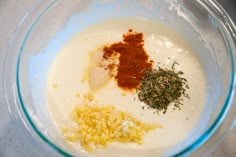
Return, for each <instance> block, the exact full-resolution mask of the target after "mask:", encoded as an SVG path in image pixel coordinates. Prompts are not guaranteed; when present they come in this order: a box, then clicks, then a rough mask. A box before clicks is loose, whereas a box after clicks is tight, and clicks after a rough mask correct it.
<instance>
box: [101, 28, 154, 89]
mask: <svg viewBox="0 0 236 157" xmlns="http://www.w3.org/2000/svg"><path fill="white" fill-rule="evenodd" d="M143 42H144V41H143V34H142V33H136V32H133V31H132V29H129V31H128V33H126V34H124V35H123V41H122V42H118V43H114V44H112V45H110V46H105V47H104V48H103V51H104V54H103V59H106V60H107V59H109V57H111V56H113V55H117V54H119V64H118V65H117V73H116V75H115V79H116V81H117V85H118V86H119V87H121V88H122V89H125V90H133V89H136V88H137V87H138V86H139V85H140V80H141V78H142V76H143V75H144V73H145V71H146V70H149V69H152V62H153V61H151V60H149V56H148V55H147V53H146V52H145V50H144V48H143Z"/></svg>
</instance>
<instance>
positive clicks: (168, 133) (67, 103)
mask: <svg viewBox="0 0 236 157" xmlns="http://www.w3.org/2000/svg"><path fill="white" fill-rule="evenodd" d="M129 28H132V29H133V30H134V31H136V32H142V33H143V34H144V48H145V50H146V52H148V54H149V56H150V57H151V59H152V60H154V64H155V65H159V66H162V67H167V68H171V66H172V64H173V61H177V62H178V63H179V65H176V66H175V68H176V69H177V70H181V71H183V72H184V75H183V77H185V78H186V79H187V80H188V84H189V87H190V89H189V90H188V91H187V93H188V94H189V96H190V97H191V99H185V100H184V105H183V106H182V107H181V108H182V109H181V110H180V111H179V110H175V111H174V110H173V107H171V106H170V107H169V109H168V111H167V113H166V114H162V113H160V114H153V112H154V111H155V110H152V109H147V107H145V109H144V110H143V109H142V106H143V105H144V106H145V104H143V103H141V102H140V101H139V100H138V98H137V95H136V94H135V93H134V94H127V95H126V96H124V95H123V93H124V91H122V90H121V89H119V88H117V86H116V83H115V81H114V80H112V81H109V82H108V83H107V85H106V86H104V87H102V88H101V89H100V90H99V91H97V92H96V93H94V95H95V98H96V99H97V100H99V103H100V104H104V105H115V106H116V108H117V109H118V110H121V111H126V112H129V113H131V114H132V115H133V116H135V117H136V118H137V119H141V120H142V121H143V122H148V123H156V124H162V125H163V127H164V128H163V129H156V130H153V131H151V132H149V133H147V134H146V135H145V136H144V142H143V144H142V145H137V144H121V143H112V144H110V145H109V146H108V147H107V148H106V149H96V150H95V151H94V152H92V153H87V152H84V151H83V150H82V149H81V148H80V147H79V146H78V145H76V144H75V145H74V147H77V148H78V151H79V152H81V153H82V154H83V155H84V156H99V157H100V156H101V157H106V156H108V157H113V156H114V157H115V156H121V155H122V156H123V157H126V156H127V157H128V156H140V157H141V156H142V157H143V156H146V157H149V156H150V157H154V156H157V153H158V154H161V153H163V152H165V151H166V150H168V149H169V148H171V147H173V146H174V145H175V144H177V143H179V142H181V141H182V140H183V139H184V138H185V137H186V136H187V135H188V134H189V133H190V132H191V130H192V129H193V128H194V126H195V125H196V123H197V122H198V120H199V117H200V115H201V112H202V109H203V105H204V101H205V94H206V93H205V92H206V90H205V88H206V80H205V76H204V73H203V70H202V67H201V65H200V64H199V62H198V60H197V58H196V57H195V56H194V52H193V51H194V50H193V49H192V48H191V46H190V45H188V43H187V42H186V41H185V40H183V39H182V38H181V37H180V36H179V35H178V34H176V33H175V32H173V31H171V30H169V29H167V28H165V27H164V26H162V25H160V24H156V23H154V22H151V21H148V20H142V19H119V20H113V21H107V22H104V23H101V24H97V25H95V26H92V27H90V28H88V29H86V30H84V31H83V32H81V33H79V34H78V35H76V36H75V37H74V38H73V39H71V40H70V41H69V42H68V43H67V44H65V45H64V47H63V48H62V49H61V50H60V52H58V55H57V56H56V58H55V60H54V62H53V63H52V65H51V68H50V71H49V73H48V81H47V94H48V108H49V111H50V113H51V115H52V118H53V119H54V121H55V123H56V125H57V126H58V129H59V131H60V130H61V128H63V127H66V126H68V125H69V124H71V119H70V113H71V111H72V110H73V109H74V107H75V106H76V105H78V104H80V102H81V100H82V99H81V98H78V97H76V96H75V95H76V94H77V93H79V94H80V95H81V97H82V95H83V94H85V93H87V92H89V91H90V89H89V84H88V82H84V83H82V79H83V76H84V72H85V71H86V69H87V67H88V65H89V64H90V63H89V62H90V60H91V59H90V54H91V53H93V52H95V51H97V49H98V48H100V47H102V46H103V45H105V44H113V43H115V42H119V41H122V35H123V34H124V33H126V32H127V31H128V29H129ZM157 62H160V64H157ZM55 84H56V85H57V86H55ZM55 87H57V88H55ZM134 98H135V100H134Z"/></svg>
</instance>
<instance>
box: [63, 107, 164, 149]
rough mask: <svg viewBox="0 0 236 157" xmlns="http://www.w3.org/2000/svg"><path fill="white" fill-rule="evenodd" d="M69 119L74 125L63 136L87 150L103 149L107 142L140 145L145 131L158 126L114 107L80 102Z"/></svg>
mask: <svg viewBox="0 0 236 157" xmlns="http://www.w3.org/2000/svg"><path fill="white" fill-rule="evenodd" d="M72 118H73V121H74V122H75V124H76V125H73V126H71V127H69V128H66V129H65V130H64V136H65V139H67V140H68V141H71V142H80V145H81V146H82V147H83V148H84V149H85V150H87V151H89V152H91V151H93V149H94V148H105V147H106V146H107V145H108V143H111V142H121V143H129V142H133V143H137V144H142V142H143V136H144V134H145V133H147V132H149V131H151V130H153V129H156V128H161V126H159V125H156V124H146V123H142V122H141V121H140V120H136V119H135V118H134V117H133V116H131V115H130V114H129V113H125V112H121V111H117V110H116V109H115V107H114V106H99V105H92V106H90V105H88V104H84V105H83V106H80V107H77V108H76V109H75V110H74V111H73V114H72Z"/></svg>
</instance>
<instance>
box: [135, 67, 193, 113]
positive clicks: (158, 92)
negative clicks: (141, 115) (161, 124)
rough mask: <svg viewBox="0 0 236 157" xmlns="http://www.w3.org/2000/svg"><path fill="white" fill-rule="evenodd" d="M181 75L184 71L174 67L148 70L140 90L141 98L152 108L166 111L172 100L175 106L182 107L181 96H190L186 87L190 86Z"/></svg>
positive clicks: (139, 95)
mask: <svg viewBox="0 0 236 157" xmlns="http://www.w3.org/2000/svg"><path fill="white" fill-rule="evenodd" d="M173 65H174V64H173ZM181 75H183V72H182V71H178V72H176V71H174V68H172V69H171V70H168V69H163V68H160V67H159V69H154V70H152V71H146V72H145V75H144V77H143V78H142V80H141V86H140V88H139V90H138V97H139V100H140V101H142V102H145V103H146V104H147V105H148V106H149V107H151V108H154V109H157V110H159V111H160V110H164V111H163V112H164V113H165V112H166V110H167V108H168V106H169V104H170V103H172V102H173V103H174V107H176V108H179V109H180V105H183V102H182V101H183V98H182V97H181V96H182V95H183V96H184V97H187V98H189V96H188V94H186V89H188V88H189V87H188V85H187V80H186V79H185V78H183V77H181Z"/></svg>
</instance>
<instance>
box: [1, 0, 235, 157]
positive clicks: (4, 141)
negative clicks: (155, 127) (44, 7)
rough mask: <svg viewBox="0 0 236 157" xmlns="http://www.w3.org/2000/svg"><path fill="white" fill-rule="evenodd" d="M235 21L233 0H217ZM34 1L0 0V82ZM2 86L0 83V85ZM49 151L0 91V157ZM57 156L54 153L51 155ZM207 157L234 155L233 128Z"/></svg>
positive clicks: (41, 154) (33, 155) (39, 155)
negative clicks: (15, 35)
mask: <svg viewBox="0 0 236 157" xmlns="http://www.w3.org/2000/svg"><path fill="white" fill-rule="evenodd" d="M217 1H218V2H219V3H220V4H221V5H222V6H223V8H224V9H225V10H226V11H227V12H228V14H229V15H230V16H231V18H232V20H233V21H234V22H235V23H236V0H217ZM35 2H37V0H0V30H1V31H0V82H1V83H2V67H3V61H4V57H5V53H6V49H7V45H8V43H9V41H10V38H11V36H12V35H13V33H14V31H15V29H16V26H17V24H18V23H19V22H20V21H21V19H22V18H23V17H24V15H25V14H26V13H27V12H28V11H29V9H30V8H31V7H32V6H33V4H34V3H35ZM1 86H2V85H0V87H1ZM44 156H50V157H51V156H52V155H51V154H50V151H45V150H41V149H39V145H38V144H37V143H36V142H35V141H34V140H33V139H32V138H31V136H30V135H28V132H27V131H26V129H25V128H24V127H20V128H19V127H17V126H16V124H15V123H13V122H12V120H11V119H10V117H9V114H8V112H7V107H6V104H4V102H3V93H0V157H44ZM53 156H58V155H53ZM210 157H236V128H234V129H233V131H232V132H231V133H230V135H229V136H228V137H227V138H226V139H224V141H223V142H222V143H221V144H220V145H219V147H217V148H216V149H215V151H214V152H212V153H211V155H210Z"/></svg>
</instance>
